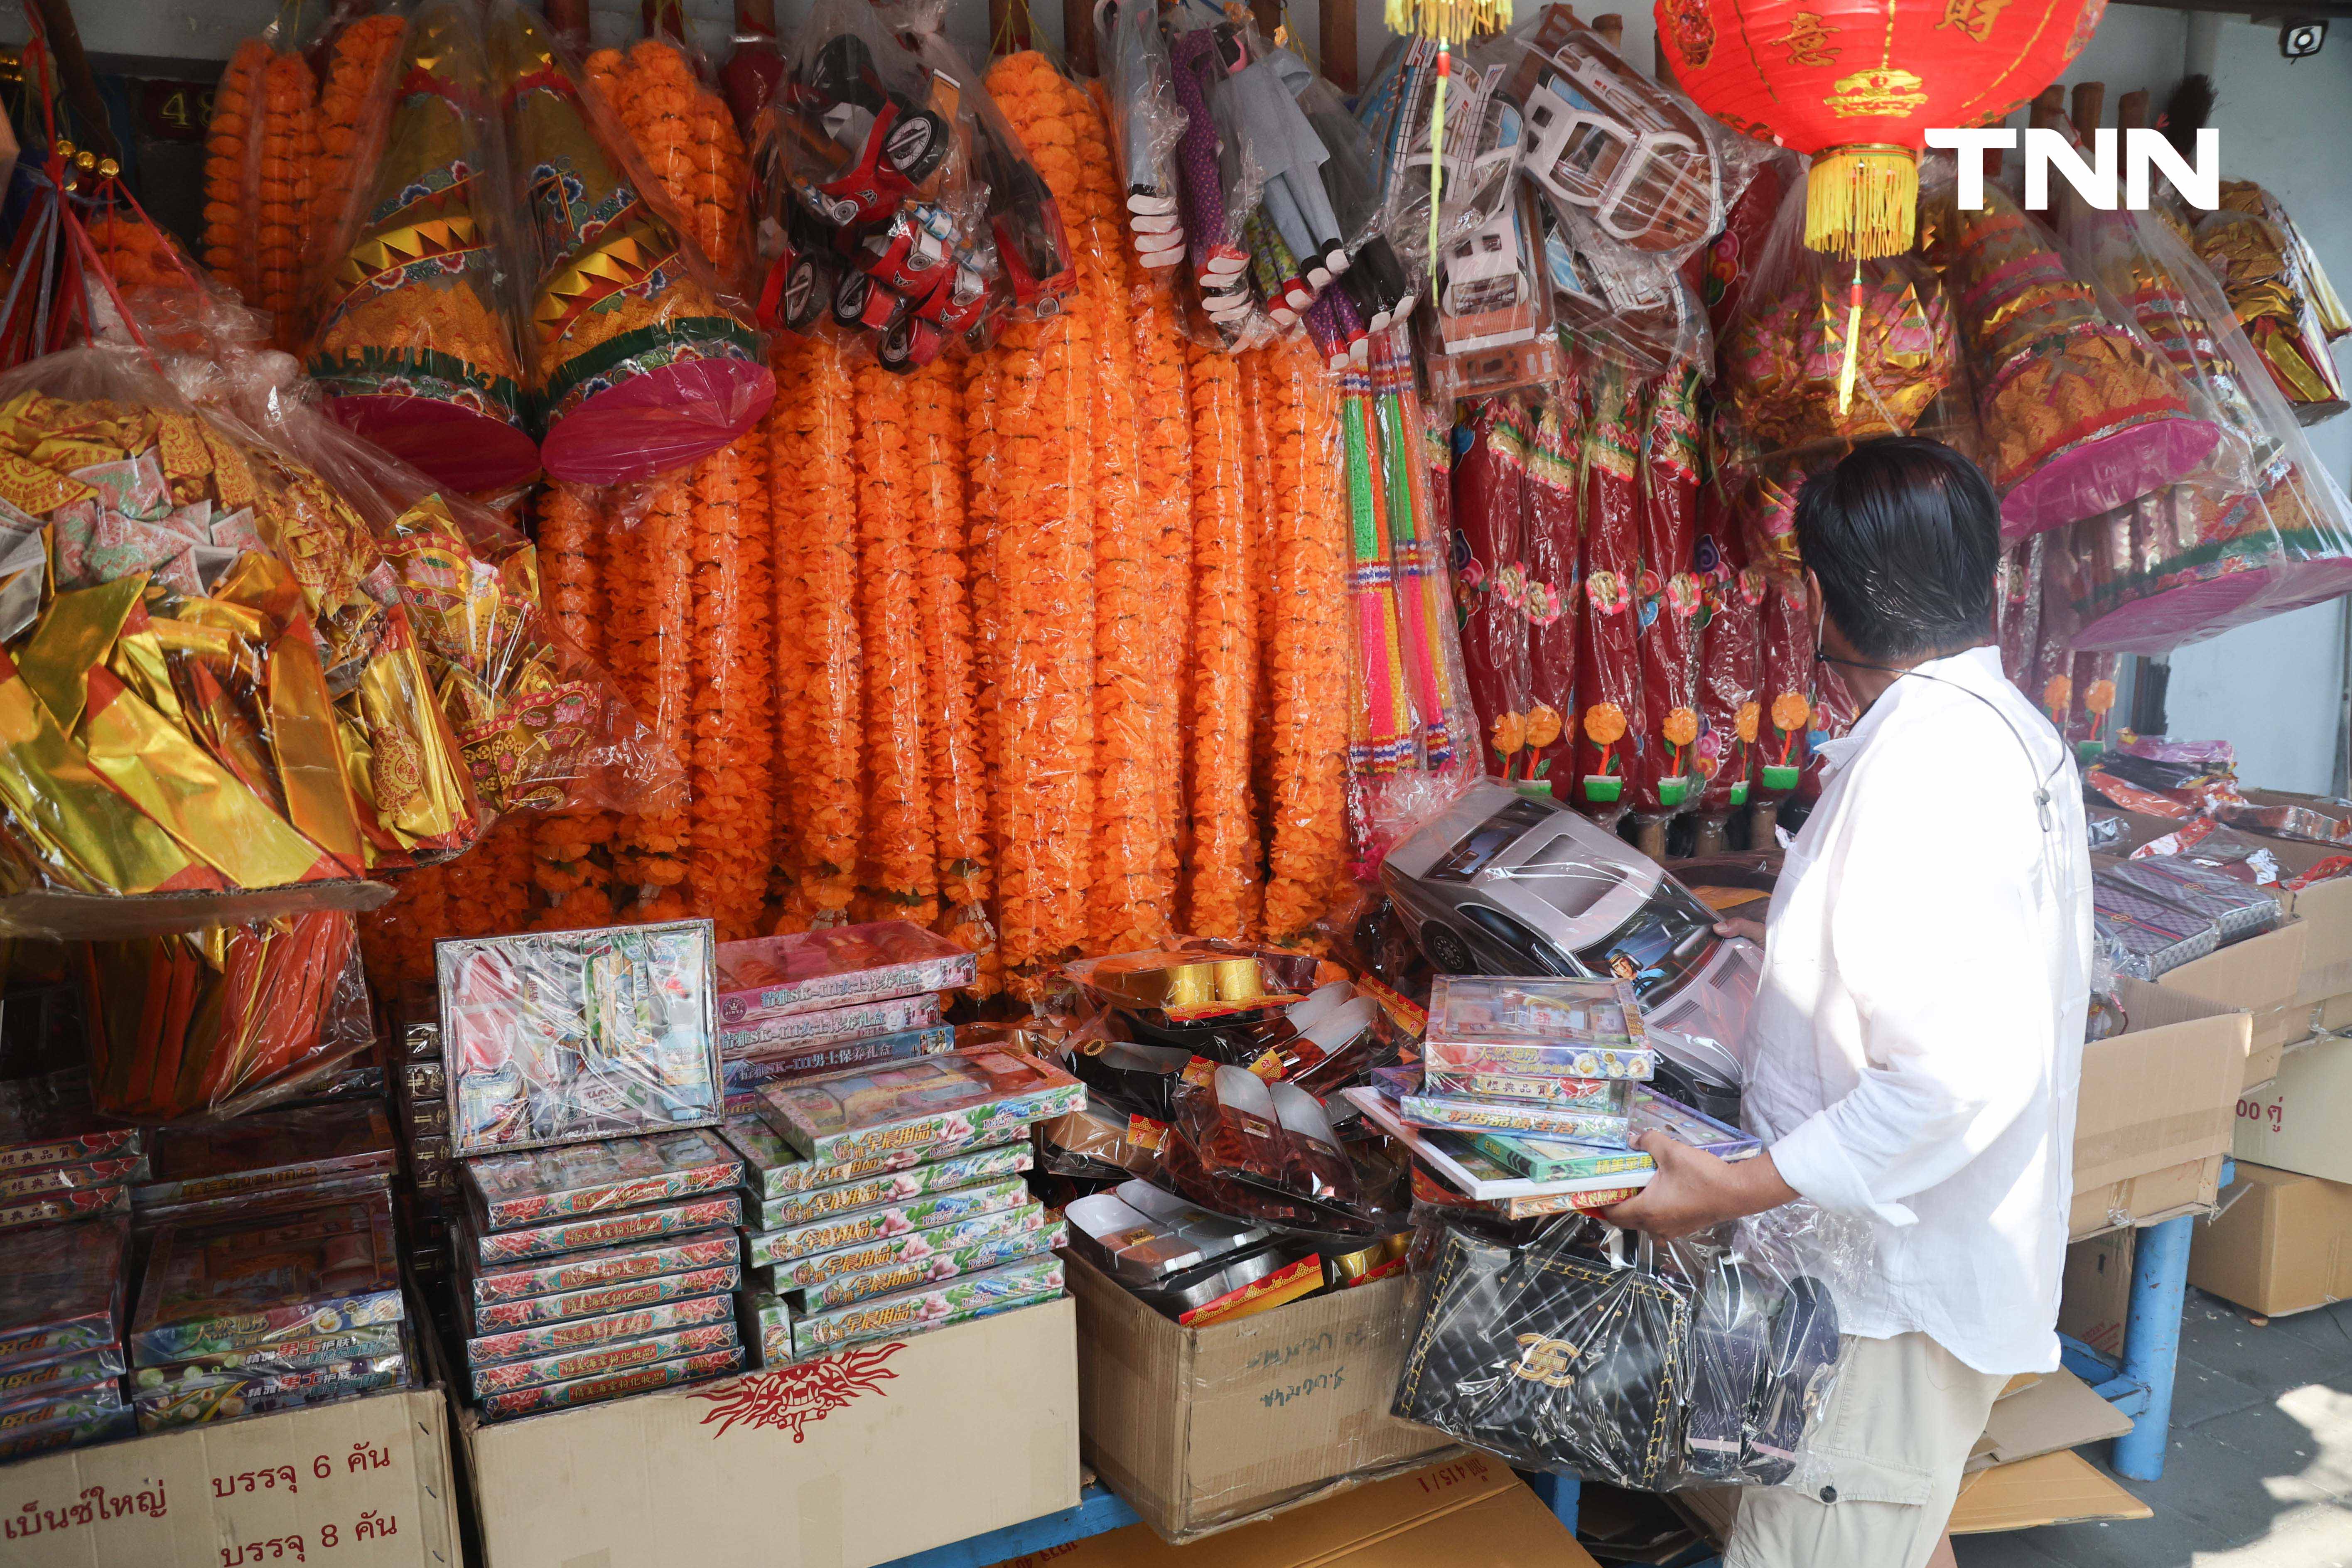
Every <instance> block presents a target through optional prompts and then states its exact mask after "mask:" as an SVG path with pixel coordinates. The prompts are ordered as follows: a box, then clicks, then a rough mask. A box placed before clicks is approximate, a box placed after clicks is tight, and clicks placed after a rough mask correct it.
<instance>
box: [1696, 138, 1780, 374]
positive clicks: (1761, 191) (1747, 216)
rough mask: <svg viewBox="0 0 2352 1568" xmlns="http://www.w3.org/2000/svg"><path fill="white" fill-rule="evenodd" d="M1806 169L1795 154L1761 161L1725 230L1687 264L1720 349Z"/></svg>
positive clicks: (1727, 213) (1729, 212)
mask: <svg viewBox="0 0 2352 1568" xmlns="http://www.w3.org/2000/svg"><path fill="white" fill-rule="evenodd" d="M1804 178H1805V166H1804V163H1802V161H1801V160H1800V159H1799V158H1798V157H1797V156H1796V155H1795V154H1794V153H1774V154H1772V155H1771V156H1769V157H1765V158H1761V159H1759V160H1758V161H1757V163H1756V167H1755V168H1754V170H1753V171H1752V172H1751V173H1750V174H1749V176H1748V183H1747V184H1745V185H1744V186H1742V187H1741V189H1740V191H1739V194H1738V197H1737V198H1735V199H1734V200H1732V201H1731V202H1730V203H1728V204H1727V205H1726V206H1725V208H1724V214H1723V228H1722V230H1721V232H1719V233H1717V235H1716V236H1715V237H1714V238H1712V239H1710V240H1708V241H1707V242H1706V248H1705V249H1704V250H1701V251H1699V252H1698V253H1697V254H1696V255H1695V256H1694V257H1692V258H1691V259H1689V260H1688V261H1685V263H1683V277H1684V279H1685V281H1688V282H1690V283H1691V284H1692V285H1693V287H1694V288H1695V289H1696V291H1697V293H1698V296H1699V303H1700V306H1701V307H1702V308H1703V309H1704V310H1706V319H1707V325H1708V326H1709V328H1711V329H1712V330H1713V331H1714V334H1715V341H1716V342H1717V343H1718V344H1720V343H1721V342H1724V340H1725V339H1726V338H1727V336H1729V334H1730V331H1731V324H1732V322H1733V321H1737V320H1738V318H1739V314H1740V311H1741V309H1742V307H1743V306H1744V305H1745V303H1746V300H1747V298H1748V287H1749V285H1750V284H1751V283H1753V282H1754V281H1755V278H1756V272H1757V268H1758V266H1759V263H1760V261H1761V259H1762V258H1763V255H1764V252H1765V250H1766V249H1767V248H1768V247H1769V246H1770V244H1771V239H1772V231H1773V226H1774V225H1775V223H1776V222H1777V221H1778V219H1779V217H1780V204H1781V202H1782V200H1783V198H1785V197H1786V196H1787V195H1788V194H1789V191H1790V188H1791V187H1792V186H1795V185H1799V184H1802V183H1803V182H1804Z"/></svg>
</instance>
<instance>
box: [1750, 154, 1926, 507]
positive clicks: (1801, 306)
mask: <svg viewBox="0 0 2352 1568" xmlns="http://www.w3.org/2000/svg"><path fill="white" fill-rule="evenodd" d="M1775 183H1776V181H1775V180H1774V179H1773V178H1772V177H1771V176H1769V175H1768V176H1766V177H1765V178H1762V179H1759V180H1758V181H1757V182H1756V184H1755V185H1754V186H1753V187H1751V189H1753V190H1760V189H1765V188H1769V186H1770V185H1771V184H1775ZM1805 193H1806V181H1805V178H1804V177H1803V176H1802V175H1800V176H1798V177H1797V178H1796V179H1795V181H1794V182H1793V183H1792V184H1790V185H1789V186H1788V187H1787V195H1785V196H1784V197H1783V198H1782V199H1781V202H1780V211H1779V213H1778V215H1777V216H1775V217H1774V218H1773V220H1772V223H1771V227H1770V229H1769V232H1768V233H1766V234H1765V235H1764V236H1763V237H1762V242H1761V247H1760V249H1759V250H1758V251H1757V252H1756V253H1755V254H1754V255H1753V256H1752V257H1745V258H1743V259H1744V261H1745V263H1746V265H1745V268H1744V272H1743V274H1742V276H1741V280H1740V281H1741V286H1740V289H1739V290H1738V296H1737V300H1736V303H1735V304H1734V306H1733V307H1732V308H1731V309H1729V310H1727V311H1726V312H1724V314H1725V317H1726V321H1725V326H1724V331H1723V337H1722V373H1723V384H1722V392H1723V398H1724V404H1725V406H1726V408H1727V415H1728V421H1729V424H1730V427H1731V438H1732V439H1733V440H1734V441H1736V442H1737V443H1738V447H1737V449H1738V450H1739V451H1740V452H1741V453H1742V454H1743V455H1744V456H1745V457H1746V458H1747V459H1748V461H1750V462H1755V463H1763V462H1769V461H1770V460H1771V459H1772V458H1775V457H1777V456H1779V455H1780V454H1783V453H1787V452H1790V451H1793V450H1799V449H1802V448H1808V447H1814V446H1816V445H1820V444H1823V443H1832V442H1844V441H1856V440H1863V439H1866V438H1868V437H1873V436H1890V435H1891V436H1907V435H1910V434H1913V433H1914V432H1915V431H1916V433H1918V434H1920V435H1934V434H1937V428H1936V422H1934V421H1932V420H1930V421H1929V422H1928V423H1927V426H1925V427H1924V428H1923V427H1922V421H1923V419H1927V417H1928V415H1929V410H1930V407H1931V405H1933V404H1934V403H1935V401H1936V399H1937V395H1939V394H1941V393H1942V392H1944V390H1945V389H1946V388H1947V387H1948V386H1950V385H1951V384H1953V381H1954V378H1955V377H1956V376H1957V375H1958V373H1959V366H1958V360H1959V345H1958V334H1957V331H1956V329H1955V326H1954V323H1953V321H1952V310H1951V307H1950V305H1949V303H1948V300H1947V298H1946V295H1945V292H1944V289H1943V285H1942V283H1941V282H1940V281H1939V280H1938V279H1937V276H1936V274H1935V272H1934V270H1933V269H1932V268H1929V267H1928V266H1927V263H1925V262H1924V261H1922V260H1920V259H1918V258H1916V257H1911V256H1899V257H1891V258H1886V259H1885V260H1879V261H1865V262H1863V263H1861V264H1860V266H1859V267H1858V268H1857V267H1856V266H1854V265H1853V264H1852V263H1846V262H1841V261H1839V260H1838V259H1837V258H1834V257H1831V256H1826V255H1823V254H1822V253H1821V252H1819V251H1816V250H1811V249H1809V248H1807V247H1806V245H1805V243H1804V239H1805V200H1806V196H1805ZM1744 200H1745V198H1743V203H1744ZM1857 282H1858V283H1859V286H1860V290H1861V304H1862V318H1861V327H1860V330H1859V331H1858V332H1856V333H1855V334H1854V353H1853V363H1854V377H1853V395H1852V397H1851V399H1845V398H1842V396H1841V387H1842V385H1843V376H1844V374H1845V367H1846V358H1847V352H1846V351H1847V346H1848V345H1847V336H1848V322H1849V321H1851V320H1852V319H1853V304H1854V294H1855V288H1856V284H1857Z"/></svg>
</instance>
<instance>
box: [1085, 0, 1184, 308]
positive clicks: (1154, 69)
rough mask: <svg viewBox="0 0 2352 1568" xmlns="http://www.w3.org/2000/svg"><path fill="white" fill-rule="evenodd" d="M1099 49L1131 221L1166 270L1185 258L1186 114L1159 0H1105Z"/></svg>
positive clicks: (1147, 253)
mask: <svg viewBox="0 0 2352 1568" xmlns="http://www.w3.org/2000/svg"><path fill="white" fill-rule="evenodd" d="M1095 30H1096V49H1097V53H1098V54H1099V55H1100V56H1101V58H1103V59H1105V60H1108V62H1110V68H1109V70H1108V73H1107V77H1108V87H1109V91H1108V100H1109V118H1110V129H1111V138H1112V142H1113V143H1114V145H1115V146H1116V147H1117V148H1118V156H1119V171H1120V175H1121V179H1122V182H1123V184H1125V187H1126V205H1127V225H1128V228H1129V232H1130V233H1131V234H1132V236H1133V237H1134V242H1135V258H1136V259H1137V260H1138V261H1139V262H1140V263H1141V264H1142V265H1143V266H1144V267H1146V268H1151V269H1153V270H1158V269H1159V268H1165V267H1173V266H1175V265H1176V264H1177V263H1178V262H1179V261H1181V260H1182V259H1183V258H1184V222H1183V214H1182V212H1181V208H1180V205H1179V201H1178V196H1177V178H1178V175H1177V168H1176V149H1177V146H1178V144H1179V143H1181V142H1182V141H1183V140H1184V128H1185V124H1186V117H1185V114H1184V110H1182V109H1181V107H1179V106H1178V104H1177V102H1176V78H1175V68H1174V66H1173V65H1171V63H1170V61H1169V58H1168V39H1167V37H1166V35H1164V34H1163V33H1161V31H1160V6H1159V4H1158V0H1101V4H1099V5H1097V6H1096V7H1095Z"/></svg>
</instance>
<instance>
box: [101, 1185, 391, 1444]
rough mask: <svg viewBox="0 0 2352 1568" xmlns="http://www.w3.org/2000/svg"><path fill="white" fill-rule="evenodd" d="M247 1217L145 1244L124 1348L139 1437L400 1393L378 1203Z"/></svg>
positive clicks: (175, 1231) (174, 1228) (266, 1208)
mask: <svg viewBox="0 0 2352 1568" xmlns="http://www.w3.org/2000/svg"><path fill="white" fill-rule="evenodd" d="M232 1206H243V1207H246V1208H247V1209H248V1210H249V1209H250V1208H251V1207H253V1206H254V1205H251V1203H250V1202H249V1200H240V1201H239V1203H238V1204H236V1205H232ZM259 1206H260V1208H261V1211H262V1212H246V1213H243V1214H239V1215H233V1216H231V1217H226V1218H211V1219H197V1220H175V1221H172V1222H169V1223H166V1224H164V1225H163V1226H160V1227H159V1228H157V1229H156V1231H155V1232H154V1234H153V1236H152V1239H151V1241H150V1243H149V1247H148V1253H147V1264H146V1269H145V1272H144V1275H143V1276H142V1280H141V1284H140V1288H139V1305H138V1310H137V1311H136V1312H135V1313H134V1314H133V1315H132V1318H131V1331H130V1335H129V1337H128V1347H129V1350H130V1359H131V1393H132V1402H133V1404H134V1405H135V1406H136V1408H137V1411H138V1418H139V1427H140V1430H142V1431H148V1432H152V1431H155V1430H157V1429H159V1428H163V1427H168V1426H187V1425H193V1424H195V1423H198V1422H206V1421H219V1420H227V1419H229V1418H231V1417H234V1416H238V1415H261V1414H265V1413H268V1412H271V1411H279V1410H296V1409H303V1408H308V1407H310V1406H312V1405H327V1404H333V1403H335V1402H338V1401H341V1400H345V1399H353V1398H357V1397H359V1396H360V1395H362V1394H373V1393H375V1392H377V1391H379V1390H382V1389H386V1388H394V1387H402V1386H405V1385H406V1384H408V1383H409V1382H410V1381H411V1369H412V1367H413V1366H414V1364H415V1362H414V1357H413V1354H412V1349H411V1342H410V1338H409V1334H408V1331H407V1326H408V1308H407V1300H406V1297H405V1296H404V1293H403V1291H402V1289H401V1279H400V1267H399V1262H398V1256H397V1248H396V1247H395V1245H394V1237H393V1225H392V1210H391V1207H390V1205H389V1203H388V1202H387V1201H386V1200H385V1198H384V1197H383V1194H380V1193H378V1194H372V1195H370V1196H367V1197H362V1198H348V1199H343V1200H340V1201H334V1202H326V1203H319V1204H315V1205H312V1206H309V1207H292V1208H279V1207H274V1206H271V1205H259Z"/></svg>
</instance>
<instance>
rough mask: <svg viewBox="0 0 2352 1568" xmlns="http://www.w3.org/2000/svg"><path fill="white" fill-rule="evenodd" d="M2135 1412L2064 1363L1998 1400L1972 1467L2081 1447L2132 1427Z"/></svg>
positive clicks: (2117, 1435) (1978, 1444) (1973, 1454)
mask: <svg viewBox="0 0 2352 1568" xmlns="http://www.w3.org/2000/svg"><path fill="white" fill-rule="evenodd" d="M2131 1427H2132V1424H2131V1417H2130V1416H2128V1415H2124V1414H2123V1413H2122V1412H2121V1411H2118V1410H2117V1409H2116V1407H2115V1406H2114V1405H2110V1404H2108V1403H2107V1402H2106V1401H2105V1400H2104V1399H2102V1398H2100V1397H2099V1396H2098V1395H2097V1394H2094V1393H2092V1392H2091V1385H2090V1384H2087V1383H2084V1381H2083V1380H2082V1379H2081V1378H2079V1377H2076V1376H2075V1375H2074V1373H2071V1372H2067V1371H2065V1370H2064V1369H2063V1368H2061V1369H2060V1370H2058V1371H2056V1372H2053V1373H2047V1374H2045V1375H2044V1376H2042V1378H2041V1379H2039V1380H2038V1381H2037V1382H2036V1383H2035V1384H2033V1386H2032V1387H2031V1388H2025V1389H2021V1390H2019V1391H2018V1392H2017V1393H2015V1394H2011V1395H2010V1396H2009V1397H2007V1398H2005V1399H1997V1400H1995V1401H1994V1402H1993V1406H1992V1414H1991V1415H1990V1416H1988V1417H1987V1418H1986V1420H1985V1429H1984V1436H1982V1437H1980V1438H1979V1439H1978V1440H1977V1446H1976V1449H1975V1451H1974V1452H1973V1453H1971V1454H1970V1455H1969V1468H1970V1469H1983V1468H1988V1467H1990V1466H1993V1465H2013V1464H2016V1463H2017V1462H2018V1461H2020V1460H2021V1459H2038V1458H2041V1457H2042V1455H2044V1454H2055V1453H2057V1452H2059V1451H2060V1450H2062V1449H2065V1448H2079V1447H2082V1446H2083V1445H2084V1444H2085V1443H2095V1442H2098V1441H2099V1440H2100V1439H2101V1438H2103V1437H2120V1436H2123V1435H2124V1434H2125V1433H2126V1432H2128V1431H2130V1430H2131Z"/></svg>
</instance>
